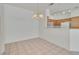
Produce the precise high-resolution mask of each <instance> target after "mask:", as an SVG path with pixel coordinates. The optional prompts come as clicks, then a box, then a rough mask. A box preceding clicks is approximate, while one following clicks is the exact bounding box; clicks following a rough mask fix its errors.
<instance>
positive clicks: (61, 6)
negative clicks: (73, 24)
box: [9, 3, 79, 13]
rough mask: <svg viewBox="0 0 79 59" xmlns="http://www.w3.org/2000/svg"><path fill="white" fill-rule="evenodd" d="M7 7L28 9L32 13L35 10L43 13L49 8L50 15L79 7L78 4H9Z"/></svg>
mask: <svg viewBox="0 0 79 59" xmlns="http://www.w3.org/2000/svg"><path fill="white" fill-rule="evenodd" d="M9 5H14V6H16V7H21V8H24V9H28V10H31V11H33V12H36V11H37V10H39V12H44V11H45V10H46V9H47V8H49V9H50V11H51V12H52V13H53V12H57V11H61V10H65V9H68V8H73V7H75V6H78V7H79V3H54V4H53V5H50V3H39V4H38V3H10V4H9ZM49 5H50V6H49ZM37 8H38V9H37Z"/></svg>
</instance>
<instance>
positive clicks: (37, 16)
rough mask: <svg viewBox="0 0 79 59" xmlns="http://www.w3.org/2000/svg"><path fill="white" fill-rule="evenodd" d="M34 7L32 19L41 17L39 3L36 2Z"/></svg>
mask: <svg viewBox="0 0 79 59" xmlns="http://www.w3.org/2000/svg"><path fill="white" fill-rule="evenodd" d="M36 8H37V11H36V13H35V14H34V15H33V19H42V18H43V17H44V15H43V14H42V13H41V12H40V11H39V3H37V6H36Z"/></svg>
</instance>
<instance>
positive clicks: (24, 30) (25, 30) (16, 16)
mask: <svg viewBox="0 0 79 59" xmlns="http://www.w3.org/2000/svg"><path fill="white" fill-rule="evenodd" d="M4 8H5V9H4V22H5V24H4V25H5V27H4V29H5V38H6V41H5V43H11V42H15V41H20V40H25V39H30V38H36V37H38V36H39V23H38V21H37V20H33V19H32V15H33V13H32V12H31V11H28V10H26V9H22V8H18V7H15V6H11V5H7V4H5V6H4Z"/></svg>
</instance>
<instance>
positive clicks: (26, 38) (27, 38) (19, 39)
mask: <svg viewBox="0 0 79 59" xmlns="http://www.w3.org/2000/svg"><path fill="white" fill-rule="evenodd" d="M33 38H39V36H31V37H24V38H18V39H16V40H10V41H6V42H5V44H8V43H13V42H17V41H22V40H29V39H33Z"/></svg>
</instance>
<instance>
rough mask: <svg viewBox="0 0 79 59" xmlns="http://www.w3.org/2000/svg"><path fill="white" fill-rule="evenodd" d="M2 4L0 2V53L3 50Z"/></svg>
mask: <svg viewBox="0 0 79 59" xmlns="http://www.w3.org/2000/svg"><path fill="white" fill-rule="evenodd" d="M3 12H4V11H3V4H0V54H2V53H3V52H4V25H3V24H4V22H3Z"/></svg>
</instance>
